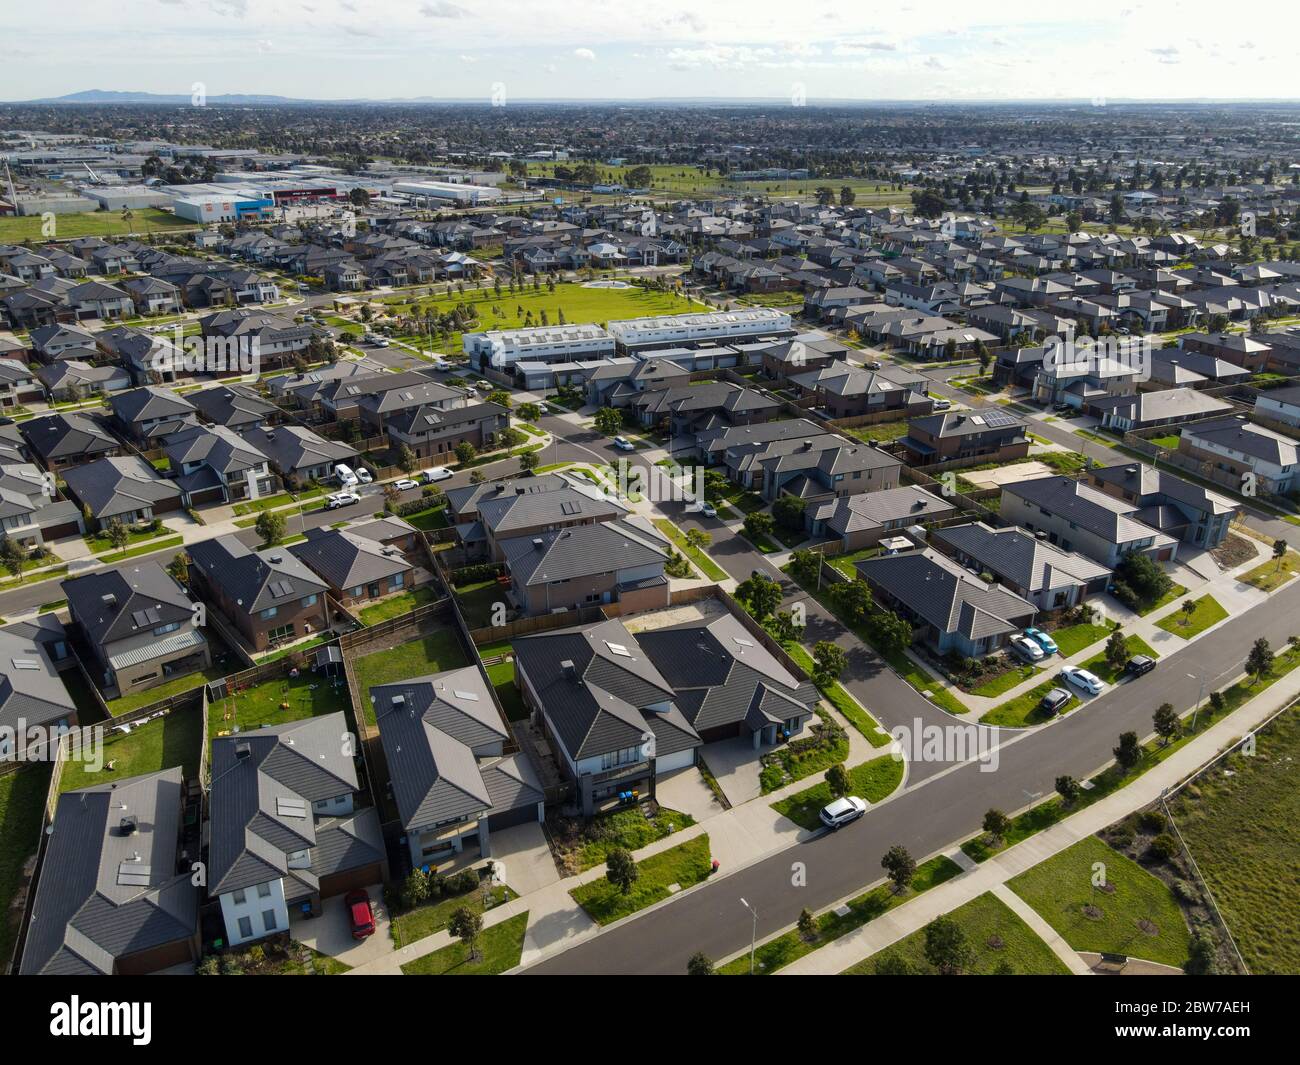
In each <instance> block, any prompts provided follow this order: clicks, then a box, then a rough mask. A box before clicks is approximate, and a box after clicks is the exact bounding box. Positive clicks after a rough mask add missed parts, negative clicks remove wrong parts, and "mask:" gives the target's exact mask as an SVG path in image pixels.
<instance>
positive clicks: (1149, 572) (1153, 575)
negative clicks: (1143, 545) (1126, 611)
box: [1115, 551, 1174, 607]
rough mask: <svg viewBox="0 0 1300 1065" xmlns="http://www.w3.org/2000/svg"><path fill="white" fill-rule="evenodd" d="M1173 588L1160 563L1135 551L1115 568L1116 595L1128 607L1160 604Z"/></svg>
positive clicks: (1172, 583)
mask: <svg viewBox="0 0 1300 1065" xmlns="http://www.w3.org/2000/svg"><path fill="white" fill-rule="evenodd" d="M1173 586H1174V582H1173V581H1172V580H1171V579H1170V577H1169V574H1167V573H1166V572H1165V571H1164V570H1163V569H1161V568H1160V563H1158V562H1156V561H1155V560H1154V559H1152V558H1149V557H1148V556H1146V555H1139V554H1138V553H1137V552H1135V551H1130V552H1129V553H1128V554H1127V555H1125V556H1124V557H1123V558H1122V559H1121V560H1120V562H1119V565H1117V566H1116V567H1115V589H1116V595H1117V597H1118V598H1119V599H1120V601H1121V602H1123V603H1124V605H1125V606H1128V607H1134V606H1136V605H1138V604H1143V603H1155V602H1158V601H1159V600H1160V599H1162V598H1163V597H1164V596H1165V595H1167V594H1168V593H1169V589H1171V588H1172V587H1173Z"/></svg>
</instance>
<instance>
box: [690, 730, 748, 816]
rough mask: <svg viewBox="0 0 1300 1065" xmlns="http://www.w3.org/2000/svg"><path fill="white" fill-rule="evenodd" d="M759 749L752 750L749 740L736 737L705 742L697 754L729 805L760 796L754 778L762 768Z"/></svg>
mask: <svg viewBox="0 0 1300 1065" xmlns="http://www.w3.org/2000/svg"><path fill="white" fill-rule="evenodd" d="M761 754H762V751H761V750H755V749H754V743H753V741H752V740H750V739H747V738H742V737H740V736H735V737H732V738H731V739H729V740H718V741H716V742H714V743H706V744H705V745H704V746H703V747H701V748H700V755H701V756H702V757H703V758H704V761H705V762H706V763H707V764H708V767H709V769H711V770H712V771H713V775H714V776H715V777H716V778H717V780H718V784H719V786H720V787H721V788H722V794H724V795H725V796H726V797H727V801H728V802H729V803H731V805H732V806H739V805H740V804H741V803H742V802H749V800H750V799H757V798H758V797H759V795H761V794H762V791H763V789H762V787H761V785H760V784H759V782H758V775H759V773H761V772H762V769H763V766H762V765H761V763H760V762H759V760H758V759H759V756H760V755H761Z"/></svg>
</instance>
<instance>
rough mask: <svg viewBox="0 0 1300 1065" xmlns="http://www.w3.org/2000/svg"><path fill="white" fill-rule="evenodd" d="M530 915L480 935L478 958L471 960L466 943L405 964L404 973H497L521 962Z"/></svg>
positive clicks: (412, 974) (514, 919) (494, 974)
mask: <svg viewBox="0 0 1300 1065" xmlns="http://www.w3.org/2000/svg"><path fill="white" fill-rule="evenodd" d="M527 931H528V914H526V913H521V914H519V915H518V916H516V917H510V918H508V919H507V920H504V921H502V922H501V923H500V924H495V925H493V926H492V927H491V928H488V929H485V930H484V931H483V933H482V935H480V936H479V939H478V944H477V950H478V958H477V959H476V960H474V961H470V960H469V956H470V955H469V948H468V947H466V946H465V944H464V943H453V944H452V945H451V946H449V947H443V948H442V949H441V950H435V951H434V952H433V953H432V954H426V955H425V956H424V957H423V958H417V959H416V960H415V961H410V962H407V963H406V964H405V965H403V966H402V973H403V975H405V976H496V975H497V974H499V973H503V972H505V971H506V970H508V969H513V968H514V967H515V966H516V965H518V964H519V959H520V957H522V956H523V952H524V933H525V932H527Z"/></svg>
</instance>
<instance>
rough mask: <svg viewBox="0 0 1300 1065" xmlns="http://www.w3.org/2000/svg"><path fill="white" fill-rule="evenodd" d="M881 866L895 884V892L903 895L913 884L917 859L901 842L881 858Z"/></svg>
mask: <svg viewBox="0 0 1300 1065" xmlns="http://www.w3.org/2000/svg"><path fill="white" fill-rule="evenodd" d="M880 867H881V868H882V869H884V871H885V875H886V876H888V877H889V880H890V883H891V884H893V887H894V894H895V895H901V894H902V893H903V892H904V891H906V890H907V889H908V888H909V887H911V886H912V877H914V876H916V859H915V858H913V857H912V855H911V853H910V852H909V851H908V849H907V848H906V847H904V846H903V845H902V844H901V843H895V844H894V845H893V846H892V847H890V848H889V850H887V851H885V855H884V857H883V858H881V859H880Z"/></svg>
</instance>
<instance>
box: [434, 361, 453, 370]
mask: <svg viewBox="0 0 1300 1065" xmlns="http://www.w3.org/2000/svg"><path fill="white" fill-rule="evenodd" d="M433 368H434V369H435V370H450V369H451V363H449V362H448V361H447V360H446V359H434V360H433Z"/></svg>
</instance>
